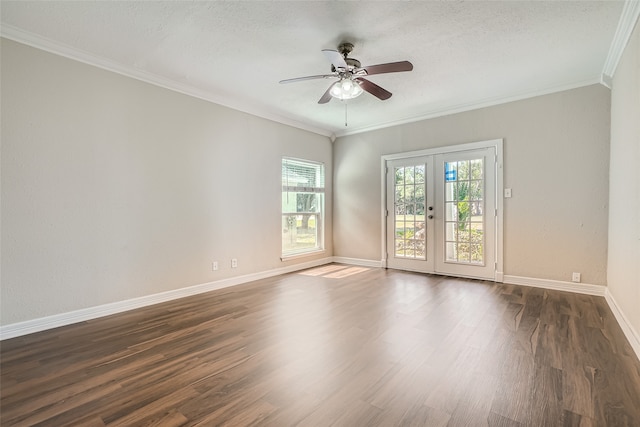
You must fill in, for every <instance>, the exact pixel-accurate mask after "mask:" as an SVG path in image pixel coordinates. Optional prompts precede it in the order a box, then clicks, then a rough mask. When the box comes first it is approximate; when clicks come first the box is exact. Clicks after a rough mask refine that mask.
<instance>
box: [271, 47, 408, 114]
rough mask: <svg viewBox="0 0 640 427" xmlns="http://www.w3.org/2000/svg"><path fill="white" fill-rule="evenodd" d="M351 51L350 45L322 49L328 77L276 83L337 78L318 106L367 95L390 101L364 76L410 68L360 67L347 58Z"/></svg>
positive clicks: (392, 64) (396, 65) (405, 64)
mask: <svg viewBox="0 0 640 427" xmlns="http://www.w3.org/2000/svg"><path fill="white" fill-rule="evenodd" d="M352 50H353V44H352V43H347V42H345V43H341V44H340V45H339V46H338V50H332V49H323V50H322V53H324V54H325V56H326V57H327V59H328V60H329V61H331V64H332V65H331V74H320V75H316V76H307V77H297V78H295V79H287V80H280V83H293V82H299V81H303V80H313V79H329V78H332V77H337V78H338V79H339V80H338V81H337V82H335V83H332V84H331V86H329V89H327V91H326V92H325V93H324V95H322V97H321V98H320V100H319V101H318V104H326V103H327V102H329V101H330V100H331V98H337V99H340V100H345V99H352V98H355V97H357V96H360V95H362V93H363V92H369V93H370V94H372V95H373V96H375V97H377V98H379V99H381V100H383V101H384V100H385V99H389V98H391V92H389V91H388V90H386V89H383V88H381V87H380V86H378V85H377V84H375V83H373V82H371V81H369V80H367V79H365V78H364V77H366V76H372V75H374V74H384V73H397V72H400V71H411V70H413V64H412V63H411V62H409V61H400V62H389V63H386V64H378V65H368V66H364V67H362V66H361V64H360V61H358V60H357V59H354V58H349V54H350V53H351V51H352Z"/></svg>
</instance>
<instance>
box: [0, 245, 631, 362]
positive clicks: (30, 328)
mask: <svg viewBox="0 0 640 427" xmlns="http://www.w3.org/2000/svg"><path fill="white" fill-rule="evenodd" d="M332 262H337V263H342V264H349V265H358V266H363V267H373V268H379V267H382V266H383V263H382V261H375V260H368V259H359V258H347V257H327V258H321V259H318V260H314V261H309V262H304V263H300V264H295V265H291V266H287V267H282V268H276V269H273V270H268V271H263V272H259V273H252V274H247V275H244V276H237V277H230V278H228V279H222V280H217V281H214V282H209V283H203V284H200V285H195V286H189V287H186V288H181V289H175V290H172V291H167V292H161V293H158V294H153V295H147V296H144V297H140V298H133V299H129V300H125V301H118V302H114V303H110V304H103V305H99V306H96V307H90V308H85V309H80V310H74V311H71V312H68V313H61V314H56V315H53V316H47V317H42V318H38V319H33V320H27V321H25V322H19V323H13V324H9V325H5V326H0V341H1V340H5V339H9V338H15V337H19V336H23V335H27V334H31V333H34V332H40V331H44V330H47V329H53V328H57V327H60V326H66V325H70V324H73V323H78V322H84V321H87V320H92V319H97V318H99V317H104V316H109V315H111V314H117V313H122V312H124V311H129V310H133V309H136V308H142V307H146V306H149V305H153V304H158V303H161V302H166V301H172V300H175V299H178V298H184V297H187V296H191V295H197V294H201V293H204V292H210V291H214V290H217V289H223V288H228V287H231V286H236V285H241V284H243V283H248V282H253V281H255V280H260V279H266V278H268V277H274V276H278V275H281V274H286V273H291V272H294V271H299V270H304V269H306V268H312V267H317V266H320V265H325V264H330V263H332ZM503 282H504V283H508V284H513V285H524V286H532V287H536V288H544V289H554V290H558V291H567V292H574V293H580V294H587V295H596V296H603V297H605V299H606V301H607V303H608V304H609V307H610V308H611V311H612V312H613V314H614V316H615V318H616V320H617V321H618V323H619V324H620V327H621V328H622V331H623V332H624V334H625V336H626V337H627V339H628V340H629V343H630V344H631V347H632V348H633V350H634V352H635V353H636V356H637V357H638V358H639V359H640V338H639V335H638V333H637V332H636V331H635V329H634V328H633V326H631V323H629V321H628V320H627V318H626V316H625V315H624V314H623V312H622V311H621V310H620V308H619V307H618V304H617V303H616V301H615V299H614V298H613V296H612V295H611V294H610V293H609V290H608V289H607V288H606V287H605V286H601V285H591V284H587V283H573V282H563V281H558V280H547V279H536V278H532V277H521V276H510V275H504V277H503Z"/></svg>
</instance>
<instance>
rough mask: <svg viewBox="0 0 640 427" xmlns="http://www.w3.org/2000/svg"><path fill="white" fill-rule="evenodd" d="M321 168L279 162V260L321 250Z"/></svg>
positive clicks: (286, 160) (313, 164)
mask: <svg viewBox="0 0 640 427" xmlns="http://www.w3.org/2000/svg"><path fill="white" fill-rule="evenodd" d="M323 236H324V165H323V164H321V163H316V162H310V161H307V160H298V159H290V158H286V157H285V158H283V159H282V256H283V257H287V256H293V255H300V254H305V253H309V252H316V251H321V250H323V249H324V238H323Z"/></svg>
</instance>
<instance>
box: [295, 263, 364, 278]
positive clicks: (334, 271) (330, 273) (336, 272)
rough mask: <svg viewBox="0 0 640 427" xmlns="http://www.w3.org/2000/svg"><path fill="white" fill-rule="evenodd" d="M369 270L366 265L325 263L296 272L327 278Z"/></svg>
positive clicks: (347, 275) (341, 276) (346, 275)
mask: <svg viewBox="0 0 640 427" xmlns="http://www.w3.org/2000/svg"><path fill="white" fill-rule="evenodd" d="M365 271H369V268H367V267H349V266H347V265H337V264H331V265H325V266H322V267H316V268H311V269H309V270H304V271H300V272H298V274H301V275H303V276H322V277H327V278H329V279H342V278H343V277H349V276H353V275H354V274H358V273H362V272H365Z"/></svg>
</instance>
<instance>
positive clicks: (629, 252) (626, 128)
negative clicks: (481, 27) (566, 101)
mask: <svg viewBox="0 0 640 427" xmlns="http://www.w3.org/2000/svg"><path fill="white" fill-rule="evenodd" d="M609 180H610V189H609V203H610V209H609V263H608V268H609V271H608V284H609V291H610V292H611V294H612V295H613V297H614V299H615V300H616V303H617V304H618V305H619V307H620V309H621V310H622V312H623V313H624V314H625V316H626V317H627V319H628V320H629V322H630V323H631V325H632V326H633V328H634V329H635V331H636V334H637V333H638V331H640V310H638V307H640V28H639V26H638V24H637V23H636V28H635V30H634V32H633V34H632V36H631V39H630V41H629V44H628V45H627V47H626V49H625V51H624V54H623V56H622V59H621V60H620V62H619V64H618V67H617V69H616V72H615V75H614V78H613V89H612V92H611V172H610V176H609Z"/></svg>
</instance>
